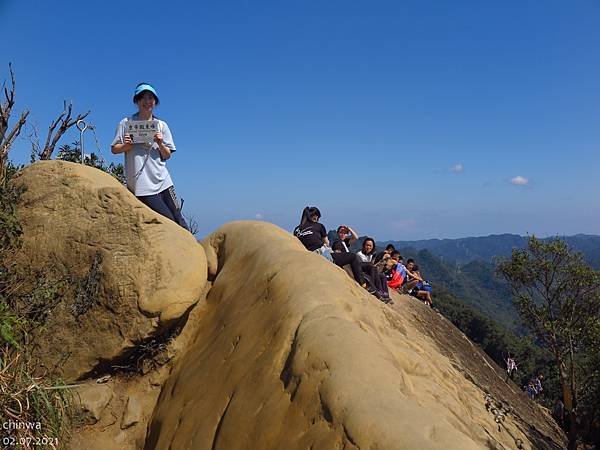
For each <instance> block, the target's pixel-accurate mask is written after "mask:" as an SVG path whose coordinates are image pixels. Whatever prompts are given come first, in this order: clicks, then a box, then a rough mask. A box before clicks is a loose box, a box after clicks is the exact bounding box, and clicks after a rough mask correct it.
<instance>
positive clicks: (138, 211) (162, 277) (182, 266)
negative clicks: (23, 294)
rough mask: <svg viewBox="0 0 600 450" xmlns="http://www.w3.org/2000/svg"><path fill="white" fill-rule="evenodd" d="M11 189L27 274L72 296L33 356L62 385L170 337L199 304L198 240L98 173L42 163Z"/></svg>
mask: <svg viewBox="0 0 600 450" xmlns="http://www.w3.org/2000/svg"><path fill="white" fill-rule="evenodd" d="M14 183H17V184H18V185H23V186H25V187H26V192H25V193H24V194H23V196H22V198H21V201H20V204H19V208H18V214H19V218H20V221H21V223H22V225H23V231H24V234H23V252H22V253H23V255H25V257H26V259H25V262H24V264H28V265H31V266H32V267H33V268H38V269H41V268H44V269H46V270H47V271H48V272H55V273H58V274H59V275H60V276H61V277H63V279H65V280H66V281H67V282H68V284H69V285H70V286H71V287H72V288H73V286H74V288H73V289H71V295H70V296H67V295H66V296H65V297H64V298H63V299H62V301H60V302H59V303H58V305H56V306H55V307H53V309H52V311H51V314H49V315H48V319H47V322H46V324H45V326H44V327H43V328H42V331H41V334H39V335H38V336H36V337H35V340H34V346H35V351H34V354H35V355H36V356H37V357H38V358H39V359H40V361H41V363H42V365H44V366H46V367H47V368H49V369H52V370H55V371H57V372H58V373H60V374H61V375H62V376H63V377H65V378H67V379H76V378H80V377H82V376H84V375H85V374H86V373H89V372H90V371H92V370H93V369H94V368H96V367H97V366H98V364H99V363H102V362H110V361H115V360H118V359H119V358H120V357H122V356H123V355H125V354H127V352H128V351H130V350H131V349H132V348H133V347H134V346H135V344H136V343H140V342H143V341H144V340H146V339H150V338H152V337H153V336H156V335H158V334H160V333H164V332H166V331H168V329H169V327H170V326H172V325H173V324H174V323H175V322H176V321H177V320H178V319H180V318H181V317H182V316H183V315H184V314H185V313H186V311H188V310H189V308H190V307H191V306H193V305H194V304H195V303H196V302H197V301H198V299H199V296H200V294H201V291H202V290H203V288H204V286H205V284H206V276H207V273H206V258H205V255H204V251H203V249H202V247H201V246H200V245H199V244H198V243H197V242H196V240H195V238H194V237H193V236H192V235H191V234H190V233H188V232H187V231H185V230H184V229H182V228H181V227H179V226H178V225H177V224H175V223H174V222H172V221H170V220H169V219H167V218H165V217H163V216H161V215H159V214H157V213H155V212H154V211H152V210H150V209H149V208H147V207H146V206H145V205H143V204H142V203H141V202H139V201H138V200H137V199H136V198H135V197H134V196H133V195H132V194H131V193H130V192H129V191H128V190H127V189H126V188H125V187H124V186H122V185H121V184H120V183H119V182H118V181H117V180H115V179H114V178H113V177H111V176H109V175H108V174H106V173H104V172H101V171H99V170H97V169H93V168H90V167H86V166H82V165H80V164H73V163H68V162H62V161H42V162H37V163H35V164H32V165H31V166H29V167H27V168H26V169H24V170H23V171H22V172H21V173H20V174H19V175H18V176H17V178H16V179H15V180H14Z"/></svg>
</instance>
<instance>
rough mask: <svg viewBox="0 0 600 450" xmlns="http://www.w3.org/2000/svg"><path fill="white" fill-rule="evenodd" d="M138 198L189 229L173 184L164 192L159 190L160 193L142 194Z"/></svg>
mask: <svg viewBox="0 0 600 450" xmlns="http://www.w3.org/2000/svg"><path fill="white" fill-rule="evenodd" d="M138 198H139V199H140V201H141V202H142V203H143V204H144V205H146V206H147V207H149V208H150V209H152V210H154V211H156V212H157V213H159V214H162V215H163V216H165V217H167V218H169V219H171V220H172V221H173V222H175V223H177V224H179V225H181V226H182V227H183V228H185V229H186V230H188V231H189V228H188V226H187V223H186V222H185V219H184V218H183V216H182V215H181V209H180V208H179V206H178V204H177V197H176V196H175V188H174V187H173V186H171V187H170V188H167V189H165V190H164V191H162V192H159V193H158V194H154V195H142V196H139V197H138Z"/></svg>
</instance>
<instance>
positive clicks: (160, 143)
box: [110, 83, 189, 230]
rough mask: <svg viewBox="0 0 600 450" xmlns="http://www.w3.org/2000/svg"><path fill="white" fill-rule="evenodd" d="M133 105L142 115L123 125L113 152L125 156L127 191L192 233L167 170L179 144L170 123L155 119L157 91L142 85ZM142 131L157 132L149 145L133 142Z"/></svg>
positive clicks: (136, 89) (118, 131)
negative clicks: (139, 130)
mask: <svg viewBox="0 0 600 450" xmlns="http://www.w3.org/2000/svg"><path fill="white" fill-rule="evenodd" d="M133 103H135V104H136V106H137V107H138V112H137V113H135V114H133V115H132V116H130V117H125V118H124V119H123V120H121V121H120V122H119V125H118V126H117V131H116V133H115V138H114V139H113V142H112V145H111V148H110V149H111V151H112V153H114V154H119V153H124V154H125V176H126V179H127V188H128V189H129V190H130V191H131V192H132V193H133V195H135V196H136V197H137V198H138V199H139V200H140V201H141V202H142V203H144V204H145V205H146V206H148V207H149V208H151V209H153V210H154V211H156V212H157V213H159V214H162V215H163V216H165V217H167V218H169V219H171V220H172V221H174V222H176V223H178V224H179V225H181V226H182V227H183V228H185V229H186V230H189V228H188V226H187V223H186V222H185V219H184V218H183V216H182V215H181V207H180V206H179V203H178V201H177V197H176V196H175V188H174V187H173V181H172V180H171V175H170V174H169V171H168V170H167V163H166V162H167V160H168V159H169V158H170V157H171V156H172V154H173V153H175V143H174V142H173V137H172V136H171V130H170V129H169V126H168V125H167V123H166V122H165V121H163V120H160V119H158V118H157V117H156V116H154V108H155V106H156V105H158V103H159V100H158V95H157V94H156V90H155V89H154V87H152V86H151V85H150V84H148V83H140V84H138V85H137V86H136V88H135V91H134V94H133ZM133 127H135V130H133ZM140 127H145V129H146V130H151V131H150V132H152V131H153V130H156V132H154V135H153V137H152V139H151V140H149V142H145V143H140V142H137V143H134V142H133V139H132V133H133V132H134V131H136V132H137V130H138V129H140ZM130 128H131V129H130Z"/></svg>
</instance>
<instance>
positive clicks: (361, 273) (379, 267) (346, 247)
mask: <svg viewBox="0 0 600 450" xmlns="http://www.w3.org/2000/svg"><path fill="white" fill-rule="evenodd" d="M320 219H321V211H319V208H317V207H315V206H312V207H309V206H307V207H306V208H304V210H303V211H302V217H301V219H300V224H299V225H298V226H297V227H296V228H295V229H294V235H295V236H296V237H297V238H298V239H299V240H300V242H302V244H303V245H304V246H305V247H306V249H307V250H309V251H312V252H316V253H318V254H320V255H322V256H323V257H325V258H326V259H328V260H329V261H331V262H333V263H334V264H336V265H337V266H339V267H344V266H349V267H350V269H351V271H352V276H353V277H354V279H355V280H356V282H357V283H358V284H359V285H361V286H362V287H363V288H365V289H367V291H369V293H371V294H373V295H374V296H376V297H377V298H378V299H380V300H381V301H383V302H384V303H387V304H393V301H392V300H391V298H390V295H389V289H394V290H397V291H399V292H402V293H407V294H411V295H413V296H414V297H416V298H418V299H420V300H422V301H423V302H425V304H427V305H428V306H432V304H433V300H432V297H431V293H432V288H431V285H430V284H429V283H428V282H427V281H425V280H424V279H423V277H422V276H421V274H420V272H419V267H418V266H417V265H416V264H415V261H414V260H413V259H409V260H407V262H406V265H405V264H404V262H403V258H402V256H401V255H400V252H398V251H397V250H396V249H395V248H394V246H393V245H391V244H390V245H388V246H387V247H386V248H385V250H383V251H382V252H380V253H377V251H376V250H377V249H376V247H375V240H374V239H373V238H370V237H365V238H364V239H363V241H362V245H361V249H360V251H358V252H356V253H354V252H352V251H350V246H351V245H352V244H353V243H354V242H356V241H357V240H358V234H357V233H356V232H355V231H354V230H353V229H352V228H350V227H349V226H348V225H340V226H339V227H338V228H337V237H336V239H335V241H334V242H333V243H332V244H331V245H330V243H329V239H328V238H327V230H326V229H325V226H324V225H323V224H322V223H320V222H319V220H320Z"/></svg>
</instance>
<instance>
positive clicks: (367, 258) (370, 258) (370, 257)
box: [356, 250, 373, 263]
mask: <svg viewBox="0 0 600 450" xmlns="http://www.w3.org/2000/svg"><path fill="white" fill-rule="evenodd" d="M356 255H357V256H358V257H359V258H360V259H361V261H362V262H366V263H370V262H371V261H373V255H365V254H364V253H363V252H362V250H361V251H359V252H358V253H357V254H356Z"/></svg>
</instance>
